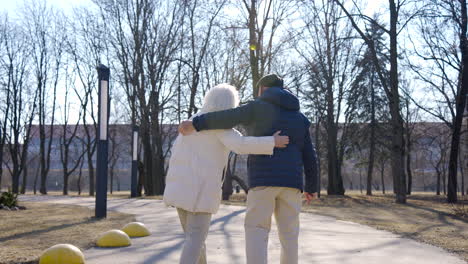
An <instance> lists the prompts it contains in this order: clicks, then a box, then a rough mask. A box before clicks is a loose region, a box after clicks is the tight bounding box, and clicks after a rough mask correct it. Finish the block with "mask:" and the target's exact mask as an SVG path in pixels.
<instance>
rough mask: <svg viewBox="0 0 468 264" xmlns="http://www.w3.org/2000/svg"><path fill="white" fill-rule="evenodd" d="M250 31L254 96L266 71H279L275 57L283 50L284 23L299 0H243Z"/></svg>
mask: <svg viewBox="0 0 468 264" xmlns="http://www.w3.org/2000/svg"><path fill="white" fill-rule="evenodd" d="M242 5H243V10H244V11H246V16H245V18H247V23H246V24H247V27H248V30H249V49H250V51H249V58H250V71H251V76H252V88H253V89H252V95H253V97H254V98H255V97H257V95H258V91H257V87H256V84H257V82H258V80H259V79H260V77H261V76H263V75H264V74H265V73H268V72H271V71H273V70H275V65H274V64H275V58H276V57H278V55H279V54H280V53H281V51H282V47H283V46H284V45H282V44H283V43H282V42H281V41H275V40H278V38H279V37H280V36H278V35H279V34H281V26H282V24H283V23H284V21H285V20H286V19H287V17H288V16H290V15H291V14H292V13H294V10H295V9H294V7H295V3H294V1H289V0H250V1H248V0H242Z"/></svg>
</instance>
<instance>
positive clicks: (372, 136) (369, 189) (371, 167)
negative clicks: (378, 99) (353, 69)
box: [366, 84, 375, 195]
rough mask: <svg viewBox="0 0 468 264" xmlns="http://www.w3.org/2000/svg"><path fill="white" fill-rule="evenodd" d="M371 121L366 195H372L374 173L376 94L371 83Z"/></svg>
mask: <svg viewBox="0 0 468 264" xmlns="http://www.w3.org/2000/svg"><path fill="white" fill-rule="evenodd" d="M370 88H371V90H372V92H371V123H370V130H371V131H370V146H369V165H368V168H367V192H366V195H372V173H373V170H374V151H375V94H374V86H373V85H372V84H371V87H370Z"/></svg>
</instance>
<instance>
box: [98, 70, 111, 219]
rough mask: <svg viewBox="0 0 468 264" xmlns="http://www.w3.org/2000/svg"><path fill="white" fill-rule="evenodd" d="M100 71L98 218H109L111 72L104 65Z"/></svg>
mask: <svg viewBox="0 0 468 264" xmlns="http://www.w3.org/2000/svg"><path fill="white" fill-rule="evenodd" d="M97 71H98V81H99V83H98V88H99V89H98V97H99V98H98V99H99V102H98V131H97V138H96V140H97V160H96V207H95V215H96V218H105V217H106V216H107V155H108V140H107V134H108V131H109V129H108V127H109V102H110V100H109V75H110V70H109V68H107V67H106V66H104V65H102V64H101V65H99V66H98V67H97Z"/></svg>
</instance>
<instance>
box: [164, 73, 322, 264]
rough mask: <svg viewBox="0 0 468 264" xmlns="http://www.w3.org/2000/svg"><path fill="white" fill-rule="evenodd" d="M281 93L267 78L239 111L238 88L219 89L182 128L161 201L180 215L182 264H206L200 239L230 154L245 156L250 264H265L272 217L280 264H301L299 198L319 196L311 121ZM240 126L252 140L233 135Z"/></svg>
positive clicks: (277, 80)
mask: <svg viewBox="0 0 468 264" xmlns="http://www.w3.org/2000/svg"><path fill="white" fill-rule="evenodd" d="M283 86H284V85H283V80H282V79H281V78H280V77H278V76H277V75H275V74H270V75H266V76H264V77H262V78H261V79H260V80H259V82H258V84H257V87H258V98H257V99H256V100H254V101H252V102H250V103H248V104H246V105H243V106H239V107H237V106H238V103H239V98H238V93H237V90H236V89H235V87H233V86H230V85H227V84H221V85H218V86H216V87H213V88H212V89H211V90H210V91H209V92H208V93H207V94H206V96H205V98H204V103H203V107H202V109H201V111H200V112H199V113H197V114H196V115H195V116H194V117H193V118H192V119H191V121H184V122H182V123H181V124H180V125H179V132H180V133H181V134H182V136H179V137H178V138H177V139H176V141H175V143H174V146H173V147H172V156H171V159H170V163H169V171H168V174H167V178H166V189H165V191H164V202H165V203H166V205H169V206H174V207H176V208H177V212H178V214H179V218H180V223H181V225H182V228H183V230H184V233H185V242H184V246H183V250H182V254H181V257H180V263H181V264H189V263H193V264H203V263H206V248H205V240H206V237H207V235H208V229H209V227H210V220H211V216H212V214H215V213H216V212H217V210H218V208H219V205H220V201H221V186H222V181H223V179H222V175H223V170H224V168H225V166H226V163H227V159H228V155H229V152H230V151H234V152H235V153H238V154H250V155H249V157H248V163H247V166H248V182H249V186H250V190H249V192H248V194H247V211H246V215H245V242H246V245H245V246H246V247H245V249H246V257H247V264H263V263H267V247H268V234H269V231H270V226H271V217H272V215H273V214H274V215H275V218H276V223H277V225H278V233H279V238H280V242H281V260H280V263H282V264H295V263H298V236H299V213H300V211H301V205H302V192H304V194H305V198H306V199H307V201H308V202H310V200H311V199H313V198H314V197H315V196H316V192H317V187H318V186H317V160H316V154H315V150H314V147H313V146H312V142H311V138H310V134H309V126H310V122H309V121H308V120H307V118H306V117H305V116H304V115H303V114H302V113H301V112H300V111H299V100H298V99H297V98H296V97H295V96H294V95H293V94H291V93H290V92H288V91H287V90H285V88H284V87H283ZM237 125H244V126H245V127H246V130H247V131H248V134H249V136H246V137H243V136H242V135H241V134H240V133H239V132H238V131H237V130H235V129H233V127H234V126H237ZM280 133H281V134H284V135H285V136H280ZM271 135H273V136H271ZM303 174H305V183H304V176H303Z"/></svg>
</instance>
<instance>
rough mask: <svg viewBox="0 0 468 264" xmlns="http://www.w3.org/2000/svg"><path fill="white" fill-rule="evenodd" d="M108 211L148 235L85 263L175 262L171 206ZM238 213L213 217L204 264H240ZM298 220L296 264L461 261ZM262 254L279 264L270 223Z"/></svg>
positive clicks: (228, 209)
mask: <svg viewBox="0 0 468 264" xmlns="http://www.w3.org/2000/svg"><path fill="white" fill-rule="evenodd" d="M20 199H21V200H23V201H39V202H51V203H61V204H74V205H82V206H88V207H94V199H93V198H88V197H82V198H81V197H62V196H21V198H20ZM108 209H109V210H116V211H119V212H123V213H130V214H135V215H136V218H137V221H140V222H143V223H145V224H146V225H147V227H148V228H149V229H150V231H151V232H152V235H151V236H149V237H143V238H136V239H132V245H131V246H130V247H126V248H113V249H102V248H91V249H89V250H86V251H85V252H84V254H85V257H86V263H87V264H106V263H109V264H120V263H134V264H150V263H161V264H177V263H178V258H179V254H180V251H181V249H182V245H183V241H184V237H183V233H182V229H181V227H180V225H179V220H178V217H177V213H176V210H175V209H174V208H167V207H166V206H165V205H164V204H163V203H162V201H159V200H144V199H110V200H109V201H108ZM244 215H245V208H244V207H240V206H224V205H222V206H221V208H220V210H219V212H218V213H217V214H216V215H214V216H213V219H212V222H211V227H210V233H209V235H208V239H207V255H208V263H209V264H242V263H245V257H244V256H245V254H244V245H245V241H244V228H243V221H244ZM273 219H274V218H273ZM300 219H301V233H300V238H299V239H300V242H299V243H300V249H299V254H300V256H299V259H300V261H299V263H301V264H306V263H307V264H308V263H320V264H367V263H369V264H372V263H379V264H417V263H421V264H464V263H465V261H463V260H461V259H460V258H458V257H456V256H454V255H452V254H450V253H448V252H446V251H444V250H442V249H440V248H437V247H434V246H430V245H426V244H423V243H419V242H416V241H413V240H410V239H406V238H402V237H401V236H398V235H395V234H392V233H390V232H386V231H380V230H376V229H374V228H371V227H368V226H363V225H360V224H355V223H351V222H344V221H339V220H336V219H334V218H331V217H325V216H320V215H315V214H309V213H302V214H301V218H300ZM273 221H274V220H273ZM268 254H269V256H268V258H269V262H268V263H271V264H273V263H279V255H280V243H279V241H278V236H277V231H276V228H275V227H274V224H273V229H272V231H271V233H270V241H269V252H268Z"/></svg>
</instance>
